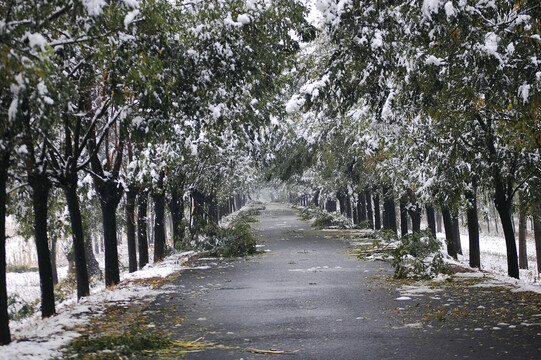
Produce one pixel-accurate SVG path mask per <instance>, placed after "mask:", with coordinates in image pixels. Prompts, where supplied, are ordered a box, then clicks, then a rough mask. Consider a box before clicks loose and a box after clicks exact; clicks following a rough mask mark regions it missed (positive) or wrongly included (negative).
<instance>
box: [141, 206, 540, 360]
mask: <svg viewBox="0 0 541 360" xmlns="http://www.w3.org/2000/svg"><path fill="white" fill-rule="evenodd" d="M259 220H260V221H259V224H258V225H256V228H257V229H258V230H257V231H258V232H257V233H258V236H259V242H260V243H261V244H263V245H264V247H263V248H262V249H265V250H266V252H265V253H263V254H261V255H256V256H252V257H247V258H242V259H233V260H217V259H200V260H199V263H200V264H201V265H205V264H208V265H210V266H209V267H208V268H207V267H205V266H203V267H202V268H201V269H197V270H191V271H185V272H183V273H181V275H180V276H178V277H177V278H176V280H174V281H173V282H172V283H170V284H169V285H167V286H166V287H165V288H164V293H163V295H160V296H159V297H158V298H157V299H156V300H155V301H154V302H153V303H152V304H151V305H150V306H148V307H147V308H146V309H145V311H144V312H143V316H144V317H146V318H147V321H150V322H151V323H152V327H153V328H154V329H155V330H156V331H160V332H164V333H167V334H168V336H170V337H172V338H174V339H178V340H184V341H191V340H196V339H199V340H200V341H203V342H207V343H213V344H220V345H223V346H222V347H221V348H218V349H212V348H211V349H207V350H205V351H201V352H195V353H190V354H186V355H183V358H186V359H213V360H214V359H236V360H238V359H245V360H246V359H267V358H276V357H278V358H280V357H285V358H288V359H344V360H347V359H455V358H470V359H539V358H541V337H540V334H539V333H541V327H540V326H538V325H535V326H528V327H526V326H524V327H522V328H521V329H520V330H521V331H518V330H517V329H516V328H498V329H497V331H496V330H491V329H481V330H482V331H479V328H474V327H472V326H469V325H468V326H461V324H460V321H461V320H460V317H459V316H458V315H457V316H456V317H455V318H453V319H450V321H451V320H452V321H455V322H454V323H453V322H450V323H444V320H445V319H444V320H442V319H441V318H437V319H436V320H434V321H427V320H426V319H424V320H423V316H425V315H426V314H427V312H429V311H430V310H431V309H434V308H436V307H437V306H440V305H441V306H444V305H445V304H440V303H438V301H439V300H438V299H440V298H438V297H436V296H432V297H429V296H428V295H425V297H426V299H429V300H430V302H429V301H425V300H424V299H423V298H419V299H418V300H417V299H413V300H412V301H400V300H397V298H399V297H400V296H401V294H400V292H399V290H398V289H397V288H396V287H395V285H396V284H394V283H393V282H392V281H387V280H386V279H389V277H390V276H391V275H392V269H391V266H390V264H388V263H386V262H382V261H364V260H359V259H358V258H357V257H355V256H351V253H350V252H351V250H352V245H351V242H348V241H345V240H340V239H337V238H333V237H329V236H325V233H324V232H321V231H316V230H313V229H311V228H310V225H309V224H308V223H306V222H302V221H300V220H299V219H297V217H296V215H295V214H294V212H293V211H292V210H291V209H290V208H289V207H287V206H285V205H280V204H267V208H266V210H264V211H263V212H262V215H261V216H260V217H259ZM396 286H398V285H396ZM462 295H463V296H464V297H466V298H467V297H470V296H471V297H475V293H468V294H462ZM441 298H443V297H441ZM444 300H445V299H444V298H443V299H442V300H441V302H443V301H444ZM476 306H479V305H477V304H476ZM470 310H471V309H470ZM438 319H439V320H438ZM457 319H458V320H457ZM539 321H541V319H540V320H539ZM280 351H283V352H285V353H284V354H277V353H273V352H280Z"/></svg>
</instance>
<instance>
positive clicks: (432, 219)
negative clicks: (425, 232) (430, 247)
mask: <svg viewBox="0 0 541 360" xmlns="http://www.w3.org/2000/svg"><path fill="white" fill-rule="evenodd" d="M425 209H426V221H427V222H428V228H429V229H430V232H431V233H432V235H433V236H434V238H436V216H435V212H434V207H433V206H432V205H426V207H425Z"/></svg>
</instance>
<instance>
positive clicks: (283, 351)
mask: <svg viewBox="0 0 541 360" xmlns="http://www.w3.org/2000/svg"><path fill="white" fill-rule="evenodd" d="M246 350H247V351H249V352H251V353H254V354H276V355H285V354H295V353H298V352H299V350H291V351H287V350H273V349H271V350H259V349H252V348H250V349H246Z"/></svg>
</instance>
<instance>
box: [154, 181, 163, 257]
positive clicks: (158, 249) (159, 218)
mask: <svg viewBox="0 0 541 360" xmlns="http://www.w3.org/2000/svg"><path fill="white" fill-rule="evenodd" d="M152 198H153V200H154V213H155V219H154V262H155V263H156V262H160V261H163V259H164V257H165V221H164V220H165V192H164V191H163V189H160V187H158V189H157V190H156V191H155V192H154V193H153V194H152Z"/></svg>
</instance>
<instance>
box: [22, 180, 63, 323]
mask: <svg viewBox="0 0 541 360" xmlns="http://www.w3.org/2000/svg"><path fill="white" fill-rule="evenodd" d="M28 180H29V184H30V187H31V189H32V205H33V209H34V240H35V242H36V249H37V253H38V267H39V277H40V286H41V316H42V317H43V318H46V317H49V316H52V315H54V314H55V312H56V311H55V303H54V302H55V301H54V283H53V270H52V267H51V254H50V252H49V239H48V236H47V210H48V205H47V198H48V195H49V189H50V183H49V179H48V178H47V175H46V174H43V173H32V174H29V176H28Z"/></svg>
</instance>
